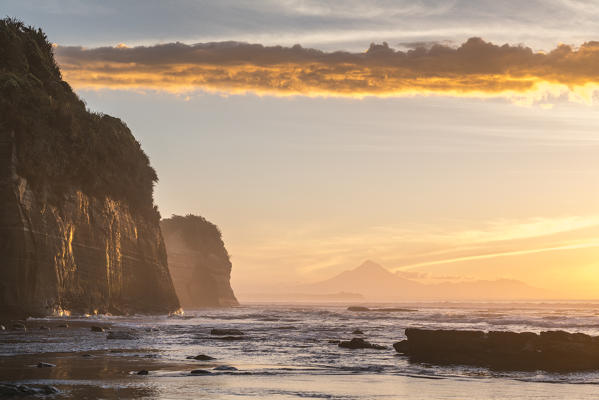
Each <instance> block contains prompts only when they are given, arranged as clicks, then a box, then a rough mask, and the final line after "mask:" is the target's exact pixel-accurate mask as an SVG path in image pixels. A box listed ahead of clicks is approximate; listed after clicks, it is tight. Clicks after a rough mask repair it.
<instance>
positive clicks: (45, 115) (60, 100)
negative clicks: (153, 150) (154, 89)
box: [0, 18, 160, 220]
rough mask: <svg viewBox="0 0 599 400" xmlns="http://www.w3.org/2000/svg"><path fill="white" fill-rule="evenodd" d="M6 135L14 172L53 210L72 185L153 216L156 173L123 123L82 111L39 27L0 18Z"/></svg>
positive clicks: (0, 108)
mask: <svg viewBox="0 0 599 400" xmlns="http://www.w3.org/2000/svg"><path fill="white" fill-rule="evenodd" d="M11 132H14V135H15V139H16V143H17V170H18V173H19V174H20V175H21V176H23V177H25V178H26V179H27V180H28V182H29V183H30V185H31V187H32V189H33V190H34V191H35V192H36V193H37V194H38V195H40V196H42V197H41V198H46V200H47V201H48V202H49V203H50V204H53V205H56V206H60V204H61V200H62V199H63V198H64V196H65V194H66V193H68V192H69V191H70V190H72V189H73V188H75V189H80V190H81V191H82V192H84V193H86V194H88V195H91V196H94V197H96V198H100V199H102V198H105V197H110V198H112V199H114V200H119V201H123V202H124V203H126V204H127V205H128V206H129V207H130V209H131V210H132V211H134V212H137V213H141V214H143V215H145V216H151V217H152V218H153V219H156V220H157V219H159V218H160V216H159V214H158V210H157V208H156V207H155V206H154V201H153V189H154V184H155V183H156V182H157V181H158V177H157V175H156V171H154V169H153V168H152V167H151V166H150V161H149V159H148V156H147V155H146V154H145V153H144V151H143V150H142V149H141V146H140V144H139V142H138V141H137V140H135V137H133V135H132V134H131V131H130V130H129V128H127V125H125V124H124V123H123V122H122V121H121V120H120V119H118V118H114V117H111V116H109V115H104V114H99V113H93V112H90V111H89V110H88V109H87V108H86V105H85V103H84V102H83V101H82V100H81V99H79V97H77V95H76V94H75V93H74V92H73V90H72V89H71V87H70V86H69V84H68V83H67V82H65V81H63V80H62V77H61V74H60V70H59V68H58V66H57V65H56V62H55V60H54V54H53V50H52V44H51V43H50V42H48V39H47V37H46V35H45V34H44V33H43V32H42V31H41V29H37V30H36V29H35V28H33V27H30V26H25V25H24V24H23V23H22V22H21V21H18V20H15V19H11V18H6V19H2V20H0V138H1V137H2V135H9V134H10V133H11Z"/></svg>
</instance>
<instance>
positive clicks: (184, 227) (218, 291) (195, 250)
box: [160, 215, 239, 308]
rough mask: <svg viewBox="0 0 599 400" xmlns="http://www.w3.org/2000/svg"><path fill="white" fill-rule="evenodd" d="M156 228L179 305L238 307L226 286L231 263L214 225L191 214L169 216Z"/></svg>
mask: <svg viewBox="0 0 599 400" xmlns="http://www.w3.org/2000/svg"><path fill="white" fill-rule="evenodd" d="M160 225H161V228H162V234H163V235H164V241H165V243H166V249H167V253H168V265H169V269H170V272H171V276H172V277H173V282H174V284H175V289H176V290H177V295H178V296H179V300H180V301H181V305H182V306H183V307H184V308H185V307H187V308H200V307H230V306H235V305H238V304H239V303H238V302H237V299H236V298H235V294H234V293H233V289H232V288H231V283H230V279H231V269H232V265H231V261H230V259H229V254H228V253H227V250H226V248H225V245H224V243H223V241H222V238H221V233H220V231H219V230H218V228H217V227H216V225H214V224H212V223H210V222H208V221H206V220H205V219H204V218H202V217H198V216H194V215H188V216H185V217H181V216H173V217H172V218H168V219H163V220H162V221H161V223H160Z"/></svg>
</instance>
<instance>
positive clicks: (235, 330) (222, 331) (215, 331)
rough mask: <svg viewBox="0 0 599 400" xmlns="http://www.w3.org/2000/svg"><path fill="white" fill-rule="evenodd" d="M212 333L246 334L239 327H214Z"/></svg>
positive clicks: (220, 334) (221, 334)
mask: <svg viewBox="0 0 599 400" xmlns="http://www.w3.org/2000/svg"><path fill="white" fill-rule="evenodd" d="M210 334H211V335H217V336H223V335H232V336H242V335H244V333H243V332H241V331H240V330H239V329H218V328H214V329H212V330H211V331H210Z"/></svg>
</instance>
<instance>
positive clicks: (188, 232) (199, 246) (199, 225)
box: [160, 214, 229, 259]
mask: <svg viewBox="0 0 599 400" xmlns="http://www.w3.org/2000/svg"><path fill="white" fill-rule="evenodd" d="M160 229H162V233H163V234H164V235H165V236H166V235H170V234H172V233H174V232H180V233H181V236H182V238H183V240H184V242H185V244H186V245H187V247H189V248H190V249H192V250H195V251H199V252H201V253H203V254H214V255H216V256H219V257H222V258H224V259H229V254H228V253H227V249H226V248H225V244H224V242H223V239H222V234H221V232H220V230H219V229H218V227H217V226H216V225H214V224H213V223H212V222H210V221H208V220H206V218H204V217H200V216H198V215H192V214H187V215H186V216H184V217H182V216H180V215H173V216H172V217H171V218H165V219H163V220H162V221H160Z"/></svg>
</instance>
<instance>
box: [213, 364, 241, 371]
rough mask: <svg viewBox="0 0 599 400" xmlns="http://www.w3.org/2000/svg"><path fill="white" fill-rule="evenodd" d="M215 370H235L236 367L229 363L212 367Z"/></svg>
mask: <svg viewBox="0 0 599 400" xmlns="http://www.w3.org/2000/svg"><path fill="white" fill-rule="evenodd" d="M213 369H214V370H215V371H237V368H235V367H233V366H231V365H219V366H218V367H214V368H213Z"/></svg>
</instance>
